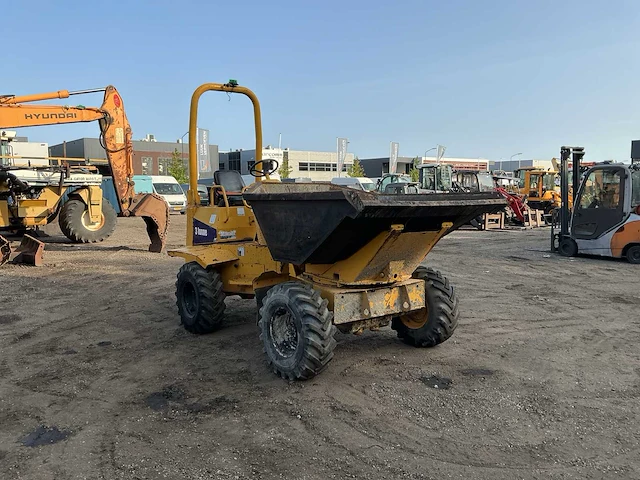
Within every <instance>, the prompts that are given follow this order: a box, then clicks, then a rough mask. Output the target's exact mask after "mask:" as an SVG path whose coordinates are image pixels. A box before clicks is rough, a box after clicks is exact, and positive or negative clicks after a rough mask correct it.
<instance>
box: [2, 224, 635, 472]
mask: <svg viewBox="0 0 640 480" xmlns="http://www.w3.org/2000/svg"><path fill="white" fill-rule="evenodd" d="M171 220H172V223H171V226H170V231H169V245H170V247H171V246H179V245H181V244H182V243H183V242H184V232H185V218H184V217H183V216H180V215H176V216H172V218H171ZM49 233H51V235H52V236H51V237H50V238H47V239H46V240H47V242H48V244H47V247H46V250H45V263H46V265H45V266H44V267H42V268H32V267H25V266H13V265H6V266H4V267H3V268H2V270H1V272H0V279H1V280H2V306H3V309H2V311H1V312H0V426H1V427H2V428H0V478H2V479H6V480H12V479H56V480H64V479H85V478H86V479H161V478H169V479H210V478H215V479H243V478H255V479H271V478H275V479H278V478H282V479H285V478H286V479H318V480H320V479H332V478H336V479H343V478H367V479H373V478H375V479H379V478H381V479H382V478H384V479H386V478H390V479H391V478H415V479H418V478H424V479H442V478H463V479H492V480H499V479H533V478H540V479H560V478H563V479H568V478H575V479H599V478H629V479H637V478H640V448H639V442H640V433H639V432H640V408H639V407H638V399H639V396H640V350H639V349H638V345H639V343H640V342H639V339H640V293H639V291H638V275H639V272H640V269H639V267H637V266H633V265H629V264H627V263H625V262H624V261H614V260H605V259H597V258H577V259H566V258H562V257H558V256H556V255H553V254H551V255H550V254H549V253H548V252H547V250H548V244H549V241H548V236H549V231H548V229H544V228H543V229H536V230H525V231H500V232H495V231H494V232H477V231H471V230H463V231H458V232H455V233H453V234H451V235H449V236H448V237H446V238H445V239H443V240H442V241H441V243H439V244H438V246H437V247H436V248H435V250H434V251H433V252H432V254H430V255H429V257H428V259H427V261H426V262H425V263H426V264H427V265H430V266H432V267H434V268H437V269H439V270H441V271H442V272H443V273H444V274H445V275H446V276H448V277H449V278H450V280H451V281H452V283H454V285H455V286H456V288H457V292H458V295H459V297H460V310H461V319H460V325H459V327H458V329H457V330H456V333H455V334H454V336H453V337H452V338H451V339H450V340H449V341H447V342H445V343H444V344H442V345H441V346H439V347H436V348H433V349H414V348H412V347H408V346H406V345H404V344H402V343H401V342H400V341H399V340H398V339H397V338H396V336H395V332H393V331H391V330H390V329H389V328H386V329H382V330H381V331H379V332H367V333H365V334H363V335H361V336H350V335H342V334H339V335H338V347H337V349H336V352H335V357H334V359H333V361H332V362H331V364H330V365H329V367H328V369H327V370H325V371H324V372H323V373H322V374H321V375H320V376H318V377H316V378H314V379H313V380H311V381H308V382H303V383H288V382H285V381H283V380H280V379H278V378H276V377H275V376H274V375H273V374H271V373H270V372H269V371H268V370H267V368H266V364H265V362H264V359H263V354H262V348H261V345H260V342H259V339H258V332H257V327H256V324H255V320H256V308H255V303H254V302H253V301H249V300H240V299H238V298H229V299H227V304H228V307H227V312H228V318H227V322H226V324H225V328H224V329H222V330H220V331H219V332H217V333H215V334H211V335H205V336H194V335H191V334H189V333H187V332H185V331H184V330H183V329H182V327H181V326H180V322H179V318H178V315H177V309H176V307H175V296H174V282H175V275H176V272H177V271H178V269H179V267H180V265H181V264H182V261H181V260H180V259H173V258H170V257H168V256H167V255H164V254H161V255H159V254H151V253H148V252H146V251H145V250H146V234H145V231H144V223H143V222H142V220H140V219H119V220H118V228H117V230H116V233H115V234H114V235H113V236H112V237H111V238H110V239H109V240H108V241H107V242H105V243H102V244H99V245H83V246H77V245H69V244H66V243H65V242H64V238H63V237H60V234H59V231H55V229H51V230H50V231H49Z"/></svg>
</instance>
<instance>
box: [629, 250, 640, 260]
mask: <svg viewBox="0 0 640 480" xmlns="http://www.w3.org/2000/svg"><path fill="white" fill-rule="evenodd" d="M629 253H630V255H629V256H630V257H631V260H632V261H634V262H637V263H640V248H632V249H631V250H630V251H629Z"/></svg>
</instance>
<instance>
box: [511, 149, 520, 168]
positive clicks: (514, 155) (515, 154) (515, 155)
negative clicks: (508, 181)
mask: <svg viewBox="0 0 640 480" xmlns="http://www.w3.org/2000/svg"><path fill="white" fill-rule="evenodd" d="M518 155H522V152H520V153H514V154H513V155H511V156H510V157H509V162H511V161H513V157H517V156H518ZM519 168H520V159H519V158H518V169H519Z"/></svg>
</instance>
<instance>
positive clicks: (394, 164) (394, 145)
mask: <svg viewBox="0 0 640 480" xmlns="http://www.w3.org/2000/svg"><path fill="white" fill-rule="evenodd" d="M399 149H400V144H399V143H398V142H391V146H390V151H389V173H396V170H397V168H398V150H399Z"/></svg>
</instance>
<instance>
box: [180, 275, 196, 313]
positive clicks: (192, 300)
mask: <svg viewBox="0 0 640 480" xmlns="http://www.w3.org/2000/svg"><path fill="white" fill-rule="evenodd" d="M182 305H183V306H184V310H185V313H186V314H187V315H188V316H189V317H193V316H195V314H196V313H197V309H198V296H197V294H196V289H195V287H194V286H193V284H192V283H190V282H187V283H185V284H184V286H183V287H182Z"/></svg>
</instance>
